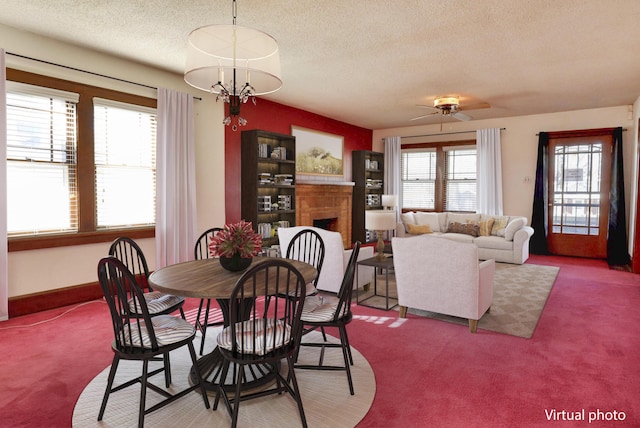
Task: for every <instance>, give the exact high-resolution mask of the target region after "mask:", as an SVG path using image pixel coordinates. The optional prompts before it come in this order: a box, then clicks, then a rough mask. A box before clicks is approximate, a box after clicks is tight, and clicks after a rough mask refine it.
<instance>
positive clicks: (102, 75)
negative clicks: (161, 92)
mask: <svg viewBox="0 0 640 428" xmlns="http://www.w3.org/2000/svg"><path fill="white" fill-rule="evenodd" d="M5 53H6V54H7V55H11V56H15V57H18V58H23V59H28V60H31V61H36V62H41V63H43V64H47V65H54V66H56V67H62V68H66V69H67V70H73V71H79V72H81V73H87V74H91V75H93V76H98V77H104V78H107V79H111V80H117V81H118V82H123V83H129V84H130V85H137V86H142V87H143V88H149V89H156V90H157V89H158V88H156V87H153V86H149V85H145V84H144V83H137V82H132V81H130V80H125V79H121V78H119V77H113V76H107V75H106V74H100V73H96V72H94V71H87V70H82V69H81V68H75V67H70V66H68V65H62V64H56V63H55V62H50V61H45V60H43V59H38V58H32V57H30V56H25V55H20V54H16V53H13V52H5ZM193 98H195V99H196V100H200V101H201V100H202V98H200V97H193Z"/></svg>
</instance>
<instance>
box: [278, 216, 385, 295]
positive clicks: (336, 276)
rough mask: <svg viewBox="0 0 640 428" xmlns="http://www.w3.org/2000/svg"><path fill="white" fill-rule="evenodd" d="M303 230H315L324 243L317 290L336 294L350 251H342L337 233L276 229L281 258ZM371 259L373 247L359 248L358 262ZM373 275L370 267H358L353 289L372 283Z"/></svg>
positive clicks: (290, 228) (292, 228)
mask: <svg viewBox="0 0 640 428" xmlns="http://www.w3.org/2000/svg"><path fill="white" fill-rule="evenodd" d="M304 229H311V230H315V231H316V232H318V234H319V235H320V237H321V238H322V241H323V242H324V262H323V263H322V270H321V271H320V278H318V285H317V288H318V290H322V291H328V292H331V293H337V292H338V290H339V289H340V285H341V284H342V278H343V277H344V271H345V270H346V268H347V264H348V263H349V258H350V257H351V249H347V250H345V249H344V247H343V246H342V245H343V244H342V235H341V234H340V233H339V232H332V231H329V230H325V229H320V228H317V227H312V226H293V227H286V228H285V227H280V228H278V240H279V241H280V252H281V253H282V257H285V256H286V254H287V247H288V246H289V242H290V241H291V239H292V238H293V237H294V236H295V235H296V233H298V232H300V231H301V230H304ZM371 257H373V247H360V253H359V254H358V260H364V259H368V258H371ZM373 273H374V270H373V269H372V268H371V267H368V266H359V267H358V275H357V277H358V282H357V283H356V282H355V281H354V283H353V287H354V289H356V288H360V287H363V286H364V285H366V284H370V283H372V282H373Z"/></svg>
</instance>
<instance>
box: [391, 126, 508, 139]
mask: <svg viewBox="0 0 640 428" xmlns="http://www.w3.org/2000/svg"><path fill="white" fill-rule="evenodd" d="M505 129H507V128H500V130H501V131H504V130H505ZM475 132H476V131H457V132H441V133H438V134H424V135H407V136H404V137H400V138H418V137H437V136H439V135H453V134H471V133H475ZM381 140H384V138H381Z"/></svg>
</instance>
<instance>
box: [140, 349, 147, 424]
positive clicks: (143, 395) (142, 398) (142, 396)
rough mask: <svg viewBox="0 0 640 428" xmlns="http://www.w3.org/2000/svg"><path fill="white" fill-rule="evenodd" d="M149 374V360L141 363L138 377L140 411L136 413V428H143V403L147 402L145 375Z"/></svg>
mask: <svg viewBox="0 0 640 428" xmlns="http://www.w3.org/2000/svg"><path fill="white" fill-rule="evenodd" d="M148 373H149V360H144V361H143V362H142V376H141V377H140V383H141V388H140V409H139V411H138V412H139V413H138V428H142V427H144V413H145V401H146V400H147V375H148Z"/></svg>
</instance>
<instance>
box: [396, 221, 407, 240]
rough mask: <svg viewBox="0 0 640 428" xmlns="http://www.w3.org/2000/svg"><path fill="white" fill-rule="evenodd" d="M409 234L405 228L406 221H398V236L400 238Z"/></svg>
mask: <svg viewBox="0 0 640 428" xmlns="http://www.w3.org/2000/svg"><path fill="white" fill-rule="evenodd" d="M406 235H407V232H406V230H405V228H404V223H402V222H400V223H396V236H397V237H398V238H404V237H405V236H406Z"/></svg>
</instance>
